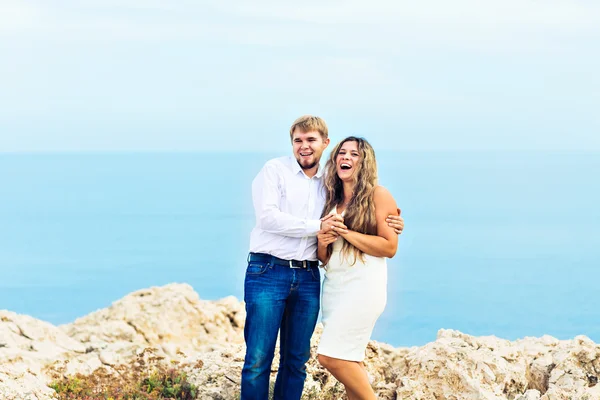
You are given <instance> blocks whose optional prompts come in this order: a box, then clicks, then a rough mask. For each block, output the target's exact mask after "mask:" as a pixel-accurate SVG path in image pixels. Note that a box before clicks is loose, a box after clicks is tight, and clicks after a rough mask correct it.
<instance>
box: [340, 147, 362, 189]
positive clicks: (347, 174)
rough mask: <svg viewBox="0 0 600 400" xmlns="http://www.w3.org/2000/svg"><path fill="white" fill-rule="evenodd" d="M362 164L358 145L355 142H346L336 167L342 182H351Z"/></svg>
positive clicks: (341, 149)
mask: <svg viewBox="0 0 600 400" xmlns="http://www.w3.org/2000/svg"><path fill="white" fill-rule="evenodd" d="M359 162H360V153H359V152H358V143H357V142H355V141H347V142H345V143H344V144H343V145H342V147H341V148H340V151H339V153H338V155H337V157H336V160H335V165H336V171H337V174H338V176H339V177H340V179H341V180H342V181H347V180H351V179H352V176H353V175H354V173H355V171H356V170H357V169H358V166H359Z"/></svg>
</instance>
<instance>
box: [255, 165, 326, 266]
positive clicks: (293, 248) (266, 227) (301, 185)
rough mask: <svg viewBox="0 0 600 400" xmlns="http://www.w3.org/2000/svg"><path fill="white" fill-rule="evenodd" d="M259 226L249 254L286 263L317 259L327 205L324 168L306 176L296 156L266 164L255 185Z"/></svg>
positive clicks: (257, 225)
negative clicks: (320, 230) (268, 256)
mask: <svg viewBox="0 0 600 400" xmlns="http://www.w3.org/2000/svg"><path fill="white" fill-rule="evenodd" d="M252 201H253V203H254V212H255V214H256V226H255V227H254V229H253V230H252V233H251V234H250V251H251V252H255V253H266V254H271V255H273V256H276V257H279V258H283V259H285V260H313V261H314V260H316V259H317V232H318V231H319V229H320V228H321V221H320V217H321V212H322V211H323V206H324V205H325V191H324V189H323V168H322V167H321V166H319V169H318V171H317V174H316V175H315V176H313V177H312V178H309V177H307V176H306V175H305V174H304V171H302V168H300V165H298V162H297V161H296V159H295V158H293V157H291V156H290V157H280V158H275V159H273V160H270V161H267V163H266V164H265V166H264V167H263V168H262V170H261V171H260V172H259V173H258V175H257V176H256V178H254V181H253V182H252Z"/></svg>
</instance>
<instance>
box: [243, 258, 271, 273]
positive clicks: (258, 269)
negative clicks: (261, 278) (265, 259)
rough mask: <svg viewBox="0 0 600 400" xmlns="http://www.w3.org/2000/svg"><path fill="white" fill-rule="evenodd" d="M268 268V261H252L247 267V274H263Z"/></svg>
mask: <svg viewBox="0 0 600 400" xmlns="http://www.w3.org/2000/svg"><path fill="white" fill-rule="evenodd" d="M268 268H269V264H268V263H260V262H256V261H251V262H249V263H248V268H246V275H262V274H264V273H265V272H266V271H267V269H268Z"/></svg>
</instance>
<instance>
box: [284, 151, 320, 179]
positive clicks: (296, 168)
mask: <svg viewBox="0 0 600 400" xmlns="http://www.w3.org/2000/svg"><path fill="white" fill-rule="evenodd" d="M290 162H291V163H292V172H293V173H294V175H297V174H299V173H304V171H302V168H301V167H300V164H298V160H296V159H295V158H294V157H292V156H290ZM324 172H325V168H324V167H322V166H321V164H320V163H319V168H317V173H316V174H315V177H316V178H318V179H320V178H321V177H322V176H323V173H324Z"/></svg>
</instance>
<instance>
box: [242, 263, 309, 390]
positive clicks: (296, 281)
mask: <svg viewBox="0 0 600 400" xmlns="http://www.w3.org/2000/svg"><path fill="white" fill-rule="evenodd" d="M320 289H321V282H320V273H319V268H318V267H313V268H307V269H300V268H290V267H288V266H281V265H271V263H270V262H267V261H265V262H257V261H251V262H249V263H248V268H247V270H246V279H245V282H244V301H245V302H246V325H245V327H244V338H245V340H246V358H245V360H244V368H243V369H242V394H241V400H267V399H268V398H269V376H270V372H271V363H272V362H273V354H274V352H275V342H276V341H277V332H278V331H279V332H280V335H279V336H280V337H279V347H280V351H279V353H280V362H279V371H278V373H277V379H276V381H275V392H274V397H273V399H274V400H284V399H285V400H299V399H300V396H301V395H302V389H303V387H304V380H305V379H306V365H305V364H306V362H307V361H308V359H309V358H310V338H311V336H312V334H313V331H314V329H315V325H316V323H317V317H318V315H319V303H320Z"/></svg>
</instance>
